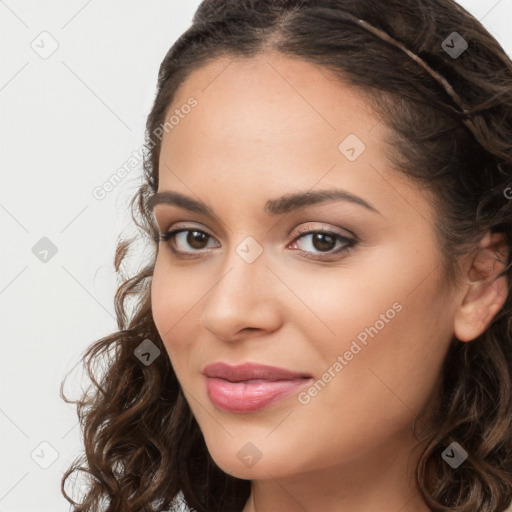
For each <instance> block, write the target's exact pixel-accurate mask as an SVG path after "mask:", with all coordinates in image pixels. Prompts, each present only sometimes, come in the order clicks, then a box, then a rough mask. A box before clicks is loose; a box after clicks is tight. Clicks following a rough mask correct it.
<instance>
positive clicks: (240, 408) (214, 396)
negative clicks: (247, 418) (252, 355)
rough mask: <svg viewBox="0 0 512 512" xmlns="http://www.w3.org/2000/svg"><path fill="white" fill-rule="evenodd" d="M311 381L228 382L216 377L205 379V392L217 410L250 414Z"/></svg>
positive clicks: (309, 379) (304, 379)
mask: <svg viewBox="0 0 512 512" xmlns="http://www.w3.org/2000/svg"><path fill="white" fill-rule="evenodd" d="M311 381H312V379H311V378H303V379H302V378H300V379H291V380H274V381H272V380H264V379H255V380H248V381H244V382H229V381H227V380H225V379H219V378H217V377H206V390H207V392H208V397H209V398H210V400H211V401H212V403H213V404H214V405H216V406H217V407H218V408H219V409H222V410H224V411H228V412H251V411H257V410H258V409H262V408H263V407H266V406H267V405H270V404H272V403H274V402H277V401H278V400H281V399H283V398H286V397H287V396H289V395H291V394H292V393H293V392H295V391H297V390H299V389H300V388H302V387H304V386H305V385H306V384H309V383H310V382H311Z"/></svg>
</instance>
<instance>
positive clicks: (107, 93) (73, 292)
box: [0, 0, 512, 512]
mask: <svg viewBox="0 0 512 512" xmlns="http://www.w3.org/2000/svg"><path fill="white" fill-rule="evenodd" d="M460 3H461V4H462V5H463V6H464V7H466V8H467V9H468V10H469V11H470V12H472V13H473V14H474V16H475V17H477V18H478V19H480V20H481V21H482V22H483V24H484V25H485V26H486V27H487V29H488V30H489V31H490V32H491V33H492V34H493V35H494V36H495V37H496V38H497V39H498V41H499V42H500V43H501V44H502V46H503V47H504V48H505V50H506V51H507V52H508V53H509V54H510V55H512V32H511V31H510V20H512V0H501V1H497V0H464V1H461V2H460ZM198 5H199V1H198V0H179V1H177V0H172V1H171V0H167V1H162V0H152V1H143V0H138V1H128V0H122V1H121V0H117V1H112V0H109V1H106V0H102V1H100V0H88V1H87V0H81V1H74V0H73V1H69V0H68V1H66V2H62V1H61V2H58V1H22V0H6V1H2V2H0V38H1V43H0V52H1V54H0V55H1V57H0V62H1V66H0V106H1V107H0V108H1V111H0V130H1V137H0V140H1V146H0V151H1V155H0V162H1V184H0V226H1V232H2V235H1V247H2V250H1V253H0V254H1V258H2V259H1V275H0V311H1V312H2V325H4V327H5V329H4V331H3V333H2V344H1V348H2V351H1V356H0V362H1V368H0V370H1V373H0V375H1V385H0V434H1V435H0V449H1V453H0V512H26V511H28V510H37V511H38V512H50V511H51V512H56V511H67V510H69V505H68V503H67V501H66V500H65V499H64V498H63V496H62V495H61V492H60V479H61V476H62V473H63V472H64V470H65V469H67V467H68V466H69V463H70V462H71V461H72V459H74V458H75V456H76V455H77V454H79V452H80V451H81V442H80V441H81V440H80V438H79V433H80V431H79V427H78V424H77V416H76V411H75V409H74V406H72V405H67V404H66V403H64V402H63V401H62V400H61V399H60V397H59V386H60V383H61V381H62V379H63V377H64V375H65V374H66V372H67V371H69V370H71V368H72V367H73V365H75V364H76V363H77V361H78V358H79V357H80V355H81V353H82V352H83V351H84V350H85V349H86V348H87V347H88V346H89V345H90V344H91V343H93V342H94V341H96V340H98V339H99V338H101V337H103V336H105V335H107V334H109V333H111V332H113V331H115V330H117V327H116V322H115V315H114V308H113V297H114V293H115V290H116V286H117V282H116V277H115V274H114V271H113V257H114V251H115V245H116V240H117V237H118V236H119V235H120V234H121V233H122V232H126V229H127V228H128V227H129V226H130V217H129V211H128V207H127V205H128V201H129V199H130V198H131V196H132V194H133V193H134V192H135V190H136V187H137V183H138V177H139V172H137V171H133V172H132V173H131V174H129V175H128V176H127V177H126V178H125V179H124V180H123V181H122V182H121V184H120V185H119V186H117V187H116V188H115V189H114V190H113V191H112V192H109V193H108V194H107V195H106V197H105V198H104V199H103V200H98V199H96V198H95V197H94V196H93V194H92V191H93V189H94V188H95V187H98V186H101V185H102V184H103V183H104V182H105V181H106V180H107V179H108V178H109V177H110V176H111V175H112V174H113V173H115V172H116V170H117V169H118V168H119V167H120V166H122V165H123V164H124V163H125V162H126V160H127V159H128V158H129V157H130V156H131V155H132V153H133V151H135V150H137V149H138V148H140V146H141V144H142V143H143V141H144V128H145V121H146V116H147V114H148V113H149V110H150V107H151V104H152V100H153V95H154V92H155V86H156V79H157V72H158V67H159V64H160V62H161V60H162V59H163V57H164V55H165V53H166V52H167V50H168V49H169V47H170V46H171V45H172V43H173V42H174V41H175V40H176V39H177V37H178V36H179V35H180V34H181V33H182V32H183V31H185V30H186V29H187V28H188V26H189V25H190V23H191V20H192V15H193V13H194V11H195V9H196V8H197V6H198ZM44 31H46V32H48V33H49V34H51V37H52V38H53V39H54V40H56V41H57V43H58V49H57V50H56V51H55V53H53V55H51V56H50V57H49V58H47V59H43V58H41V57H40V56H39V55H38V54H37V53H36V52H35V51H34V50H33V49H32V47H31V45H32V44H39V45H40V46H42V43H40V40H41V39H40V38H44V37H45V38H47V39H45V43H44V44H45V48H50V47H51V46H50V45H51V44H52V42H51V40H50V39H48V37H49V36H45V35H43V36H39V35H40V34H41V32H44ZM38 36H39V39H38ZM34 40H35V43H32V42H33V41H34ZM38 41H39V43H38ZM55 44H56V43H55ZM40 51H42V50H40ZM42 237H47V238H49V239H50V240H51V241H52V242H53V244H55V246H56V247H57V253H56V254H55V256H53V257H52V258H51V259H50V260H49V261H48V262H46V263H43V262H41V261H40V260H39V259H38V258H36V256H35V255H34V254H33V252H32V247H33V246H34V245H35V244H36V243H37V242H38V241H39V240H40V239H41V238H42ZM68 381H69V383H70V384H71V383H72V379H71V378H70V379H68ZM73 389H78V388H73V387H70V386H68V387H67V388H66V392H67V393H68V394H70V395H71V396H72V397H73V398H74V397H75V396H76V394H73ZM42 442H46V443H49V444H50V445H51V446H52V447H53V449H55V450H56V451H57V452H58V458H56V460H55V462H54V463H53V464H51V465H50V466H49V467H48V468H47V469H43V468H42V467H40V465H38V464H37V463H36V462H35V461H34V459H36V460H38V461H39V464H44V463H45V462H46V464H49V463H50V462H51V461H52V459H51V457H52V449H51V448H49V447H48V445H40V443H42ZM34 450H35V452H34ZM31 454H32V455H33V457H34V459H33V458H32V457H31ZM70 480H71V481H72V480H73V477H72V478H71V479H70Z"/></svg>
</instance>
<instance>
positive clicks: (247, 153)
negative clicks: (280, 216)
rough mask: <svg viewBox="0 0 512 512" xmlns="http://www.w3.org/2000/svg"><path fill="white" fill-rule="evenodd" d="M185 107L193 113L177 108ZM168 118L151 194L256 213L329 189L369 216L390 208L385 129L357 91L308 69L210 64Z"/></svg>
mask: <svg viewBox="0 0 512 512" xmlns="http://www.w3.org/2000/svg"><path fill="white" fill-rule="evenodd" d="M190 98H194V99H195V101H196V102H197V105H196V106H195V107H194V108H193V109H189V108H183V106H184V105H186V104H187V102H189V101H190ZM173 114H175V115H179V122H178V123H177V124H176V125H174V126H173V128H172V129H171V130H169V131H168V132H166V133H164V137H163V141H162V148H161V153H160V167H159V177H160V186H159V189H160V190H166V189H175V190H179V191H181V192H183V193H187V194H189V195H190V193H191V192H192V193H193V194H196V195H198V196H199V197H201V199H202V200H203V201H204V202H207V200H206V198H205V197H204V196H205V194H206V195H208V194H209V193H212V194H219V193H220V194H221V195H223V196H224V199H225V198H226V196H230V194H231V192H233V193H234V192H236V194H237V196H243V197H245V198H246V199H250V198H257V201H258V203H261V205H263V204H264V203H265V201H266V200H267V199H268V198H270V197H276V196H278V195H281V194H283V193H287V192H292V191H293V190H308V189H311V188H313V187H317V188H318V187H320V188H325V187H329V186H331V187H336V186H338V187H342V188H344V189H346V190H349V191H350V192H352V193H354V194H357V195H360V196H362V197H368V198H370V197H371V198H373V200H372V199H370V201H371V202H372V203H373V204H375V205H376V206H377V207H378V203H381V208H383V207H384V203H390V204H389V206H391V207H393V206H397V197H396V195H397V191H396V190H394V187H393V186H391V187H390V184H389V180H390V179H393V176H391V175H390V173H392V170H391V169H390V162H389V161H388V159H387V158H386V152H387V151H388V149H389V148H388V147H387V142H386V137H387V134H388V129H387V127H386V126H385V125H383V124H382V122H381V121H380V119H379V118H378V117H377V116H376V115H375V114H374V113H373V111H372V110H371V107H370V105H369V103H368V102H367V101H366V100H365V97H364V94H362V93H361V91H359V90H358V89H356V88H355V87H353V86H349V85H347V84H346V83H345V82H342V81H341V80H340V79H339V78H337V77H336V76H334V74H333V73H332V72H330V71H329V70H327V69H325V68H322V67H320V66H318V65H316V64H312V63H309V62H306V61H303V60H300V59H296V58H289V57H287V56H283V55H280V54H262V55H259V56H257V57H254V58H251V59H243V60H242V59H228V58H222V59H217V60H215V61H212V62H210V63H208V64H206V65H205V66H203V67H201V68H199V69H197V70H195V71H194V72H192V73H191V74H190V75H189V77H188V78H187V79H186V80H185V82H184V83H183V84H182V85H181V86H180V88H179V89H178V91H177V93H176V95H175V97H174V100H173V102H172V104H171V105H170V106H169V108H168V109H167V114H166V119H168V118H169V116H170V115H173ZM401 181H403V178H401ZM407 185H412V183H411V184H406V185H405V186H407ZM411 199H412V200H413V201H414V200H415V201H416V203H418V206H417V208H420V209H421V207H422V206H421V204H420V203H421V199H418V197H417V196H416V198H415V199H413V198H412V197H411ZM230 200H231V201H237V200H238V199H237V198H235V197H231V196H230ZM393 203H394V204H393ZM402 203H403V201H402ZM243 204H244V200H242V199H240V203H239V204H238V205H237V207H241V206H243ZM402 206H403V205H402ZM379 209H380V208H379ZM384 209H385V208H384ZM381 211H382V210H381Z"/></svg>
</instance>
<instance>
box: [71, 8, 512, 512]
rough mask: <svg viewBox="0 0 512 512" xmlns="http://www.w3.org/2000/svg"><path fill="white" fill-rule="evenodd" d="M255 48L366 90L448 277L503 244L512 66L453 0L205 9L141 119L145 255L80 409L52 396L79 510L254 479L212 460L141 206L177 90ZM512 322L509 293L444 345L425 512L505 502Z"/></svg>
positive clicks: (511, 191)
mask: <svg viewBox="0 0 512 512" xmlns="http://www.w3.org/2000/svg"><path fill="white" fill-rule="evenodd" d="M454 32H456V33H457V34H454ZM464 42H466V43H467V47H465V46H464V45H465V43H464ZM452 50H453V51H452ZM455 50H457V52H458V53H454V52H455ZM265 51H277V52H281V53H282V54H285V55H288V56H292V57H298V58H301V59H304V60H306V61H309V62H311V63H314V64H319V65H321V66H324V67H325V68H326V69H329V70H332V71H334V72H335V73H337V75H338V76H339V77H340V79H341V80H343V81H344V82H345V83H350V84H352V85H355V86H357V87H358V88H359V90H360V91H361V92H364V93H365V94H366V95H367V97H368V101H369V102H370V103H371V105H372V106H373V107H374V109H375V112H376V113H377V114H378V115H379V116H380V118H381V119H382V122H383V123H385V124H386V125H387V126H388V127H389V128H391V130H390V133H391V134H392V135H391V136H390V140H389V141H388V143H389V155H388V156H389V159H390V161H391V162H392V163H393V164H394V166H395V167H396V169H397V170H399V171H401V172H403V173H405V174H406V175H407V176H409V177H411V178H412V179H414V180H417V181H418V182H419V183H422V184H423V185H424V190H425V193H427V192H428V193H429V194H431V195H432V197H433V201H434V202H435V203H436V212H437V216H438V218H437V222H436V225H435V226H433V229H434V230H435V233H436V235H437V237H438V241H439V244H440V247H441V248H442V252H443V259H444V263H445V269H446V271H447V276H448V277H449V279H455V278H456V277H457V261H458V258H457V257H458V256H459V255H460V254H462V253H464V251H467V250H468V248H470V247H472V246H473V244H474V243H476V241H478V240H479V239H480V238H481V237H482V236H483V234H484V233H486V232H487V231H492V232H500V233H502V234H503V236H504V238H505V240H506V242H507V244H508V247H509V249H510V246H511V244H512V202H511V201H510V199H509V197H512V188H511V187H512V62H511V60H510V58H509V57H508V56H507V54H506V53H505V51H504V50H503V48H502V47H501V46H500V44H499V43H498V42H497V41H496V40H495V39H494V38H493V37H492V36H491V34H490V33H489V32H488V31H487V30H486V29H485V28H484V27H483V26H482V25H481V24H480V23H479V22H478V21H477V20H476V19H475V18H474V17H473V16H471V15H470V14H469V13H468V12H467V11H466V10H464V9H463V8H462V7H460V6H459V5H458V4H456V3H455V2H454V1H453V0H386V1H385V2H384V1H377V0H205V1H203V2H202V3H201V5H200V6H199V8H198V10H197V11H196V14H195V16H194V19H193V24H192V26H191V27H190V28H189V29H188V30H187V31H186V32H185V33H184V34H183V35H182V36H181V37H180V38H179V39H178V40H177V41H176V42H175V44H174V45H173V46H172V47H171V48H170V50H169V51H168V53H167V55H166V56H165V58H164V60H163V61H162V64H161V66H160V70H159V76H158V84H157V95H156V98H155V101H154V105H153V107H152V110H151V112H150V114H149V116H148V119H147V125H146V153H145V158H144V177H143V184H142V185H141V186H140V188H139V189H138V191H137V193H136V195H135V196H134V197H133V199H132V202H131V209H132V216H133V220H134V222H135V223H136V225H137V226H138V228H139V230H140V235H142V236H143V240H144V241H145V242H146V244H147V246H148V247H150V248H151V250H152V257H151V259H150V261H146V262H144V263H143V265H142V268H139V269H138V271H137V272H134V274H133V275H131V276H127V275H124V271H123V270H122V263H123V261H125V258H126V257H127V255H128V254H131V251H130V250H131V249H132V248H133V245H134V242H135V241H136V240H135V237H134V238H132V239H128V240H122V241H121V242H120V243H119V244H118V247H117V251H116V256H115V268H116V271H117V272H119V274H120V276H121V280H122V284H121V285H120V287H119V289H118V290H117V293H116V296H115V307H116V314H117V322H118V329H119V330H118V331H117V332H115V333H113V334H110V335H109V336H106V337H104V338H102V339H100V340H99V341H97V342H95V343H94V344H93V345H91V346H90V347H89V348H88V349H87V351H86V352H85V354H84V355H83V364H84V366H85V368H86V369H87V372H88V375H89V377H90V378H91V381H92V383H91V386H90V388H89V389H88V390H86V391H85V392H84V393H83V396H81V397H80V398H79V400H75V401H71V400H69V399H67V398H66V397H65V396H64V394H63V391H62V385H61V396H62V398H63V399H64V400H65V401H66V402H68V403H74V404H76V405H77V411H78V416H79V419H80V424H81V431H82V435H83V442H84V453H83V455H82V456H81V457H80V458H79V459H77V460H76V461H74V463H73V465H72V466H71V467H70V468H69V469H68V470H67V472H66V473H65V474H64V476H63V478H62V492H63V494H64V495H65V497H66V499H68V501H69V502H70V503H72V504H73V506H74V507H75V508H74V511H75V512H95V511H99V510H105V511H107V512H135V511H137V512H141V511H144V512H160V511H164V510H168V509H170V508H171V507H173V506H177V505H176V503H177V499H178V496H179V495H180V492H181V493H182V495H183V497H184V499H185V502H186V504H187V506H188V507H190V508H192V509H194V510H196V511H198V512H205V511H208V512H217V511H218V512H239V511H240V510H242V508H243V506H244V504H245V502H246V500H247V499H248V497H249V493H250V481H247V480H241V479H237V478H234V477H232V476H231V475H228V474H225V473H224V472H223V471H222V470H221V469H220V468H219V467H218V466H217V465H216V464H215V462H214V461H213V460H212V459H211V457H210V455H209V453H208V450H207V447H206V445H205V442H204V439H203V436H202V433H201V431H200V429H199V426H198V424H197V423H196V421H195V419H194V417H193V415H192V413H191V410H190V408H189V406H188V404H187V401H186V400H185V398H184V395H183V393H182V390H181V389H180V385H179V383H178V381H177V378H176V375H175V374H174V372H173V369H172V366H171V364H170V361H169V357H168V356H167V353H166V350H165V347H164V345H163V343H162V340H161V338H160V337H159V334H158V332H157V329H156V327H155V324H154V322H153V318H152V310H151V301H150V286H151V279H152V275H153V268H154V263H155V257H156V254H157V251H158V233H157V231H156V228H155V226H154V224H153V221H152V218H151V215H150V214H149V211H148V209H147V205H146V202H147V199H148V197H149V196H150V195H151V194H152V193H154V192H156V190H157V188H158V166H159V153H160V147H161V137H158V136H155V134H158V133H161V130H160V132H158V128H159V127H161V126H162V125H164V124H165V115H166V112H167V110H168V107H169V105H170V104H171V102H172V101H173V98H174V96H175V92H176V90H177V88H178V87H179V85H180V84H181V83H183V81H184V80H185V79H186V78H187V76H188V75H189V74H190V72H191V71H192V70H194V69H197V68H198V67H200V66H201V65H204V64H205V63H207V62H208V61H210V60H211V59H215V58H218V57H228V58H250V57H252V56H254V55H256V54H259V53H261V52H265ZM507 191H508V192H507ZM140 235H139V237H140ZM506 263H507V266H506V270H505V271H504V274H505V275H506V276H507V281H508V283H509V287H510V282H511V279H510V274H511V272H512V270H511V265H510V258H509V260H508V261H507V262H506ZM128 306H129V307H130V312H129V313H128ZM511 323H512V295H511V294H510V293H509V295H508V298H507V300H506V302H505V304H504V306H503V307H502V309H501V310H500V311H499V312H498V314H497V315H496V316H495V318H494V319H493V321H492V323H491V324H490V326H489V328H488V329H487V330H486V331H485V332H484V333H483V334H482V335H481V336H480V337H479V338H478V339H477V340H474V341H472V342H469V343H462V342H458V340H456V339H454V340H453V341H454V342H453V344H452V345H451V347H450V349H449V352H448V354H447V357H446V360H445V363H444V366H443V369H442V372H441V375H440V377H439V395H438V397H437V402H436V403H437V404H438V407H437V408H438V410H437V411H436V414H435V415H434V418H435V419H434V420H433V421H434V424H433V425H432V428H431V430H430V431H429V432H430V433H429V435H428V437H427V438H426V439H424V441H423V444H424V446H423V448H422V450H423V452H422V456H421V459H420V461H419V463H418V466H417V469H416V478H417V482H418V486H419V488H420V490H421V493H422V495H423V498H424V501H425V502H426V503H427V505H428V506H429V507H430V508H431V509H432V510H435V511H448V510H450V511H453V510H457V511H459V512H475V511H479V512H497V511H503V510H505V509H506V508H507V507H508V506H509V504H510V503H511V501H512V325H511ZM146 339H149V340H150V341H151V342H152V343H153V344H154V345H156V347H158V348H159V349H160V351H161V353H162V354H161V355H160V356H159V357H157V358H156V359H155V360H154V361H153V363H152V364H150V365H147V366H146V365H145V364H143V363H142V362H141V361H140V360H139V358H137V357H135V355H134V351H135V349H136V348H137V347H138V346H139V345H140V344H141V343H142V342H143V341H144V340H146ZM102 360H103V361H104V364H105V366H104V368H103V371H102V372H101V376H100V374H99V370H97V369H96V370H95V367H97V366H99V364H100V362H101V361H102ZM452 441H457V442H458V443H459V444H460V445H461V446H463V447H464V449H465V450H466V451H467V452H468V453H469V458H468V460H467V461H466V462H465V463H464V464H463V465H462V466H460V467H459V468H458V469H457V470H456V471H455V470H453V469H452V468H450V467H449V466H448V465H447V464H446V462H445V461H444V460H443V459H442V457H441V453H442V452H443V450H444V449H445V448H446V447H447V446H448V445H449V444H450V443H451V442H452ZM76 471H79V472H83V474H84V475H85V476H86V492H85V494H84V495H83V497H82V498H81V502H80V503H77V502H75V501H74V500H72V499H70V497H69V496H68V495H67V493H66V491H65V489H64V486H65V482H66V480H67V478H68V477H69V475H70V474H71V473H73V472H76Z"/></svg>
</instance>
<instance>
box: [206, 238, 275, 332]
mask: <svg viewBox="0 0 512 512" xmlns="http://www.w3.org/2000/svg"><path fill="white" fill-rule="evenodd" d="M267 264H268V260H267V258H265V252H264V250H263V247H262V245H261V244H260V243H259V242H257V241H256V240H255V239H254V238H253V237H251V236H246V237H243V238H242V240H241V242H238V243H236V244H234V245H233V247H232V248H231V249H230V252H229V254H228V255H227V256H226V257H225V261H224V263H223V264H222V270H221V272H219V278H218V280H217V281H216V282H215V283H214V285H213V287H212V288H211V290H210V292H209V293H208V294H207V297H206V298H205V302H204V303H203V311H202V313H201V322H202V323H203V325H205V326H206V327H207V328H208V329H209V330H211V331H215V334H216V335H217V336H219V337H222V338H224V339H227V338H229V337H230V335H233V334H235V333H236V332H237V331H238V330H240V329H242V328H244V327H258V326H259V327H262V326H263V325H262V322H261V319H262V318H263V313H264V312H265V310H268V308H269V307H271V303H272V302H273V300H272V299H271V297H270V295H271V293H272V292H271V289H272V286H269V279H275V276H274V275H273V274H272V272H270V271H269V270H268V269H267ZM269 299H270V300H269ZM265 316H268V311H267V315H265Z"/></svg>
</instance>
